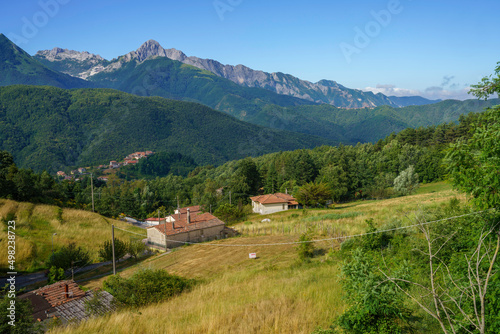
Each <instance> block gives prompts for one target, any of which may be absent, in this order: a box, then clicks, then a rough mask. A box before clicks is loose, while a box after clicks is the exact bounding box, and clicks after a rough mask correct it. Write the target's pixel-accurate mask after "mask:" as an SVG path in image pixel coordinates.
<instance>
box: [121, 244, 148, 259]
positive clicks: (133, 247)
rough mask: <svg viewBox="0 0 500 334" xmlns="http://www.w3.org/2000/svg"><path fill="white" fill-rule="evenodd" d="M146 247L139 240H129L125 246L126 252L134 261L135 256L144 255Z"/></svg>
mask: <svg viewBox="0 0 500 334" xmlns="http://www.w3.org/2000/svg"><path fill="white" fill-rule="evenodd" d="M115 247H116V245H115ZM147 249H148V247H147V246H146V245H145V244H144V243H143V242H142V241H141V240H135V241H133V240H131V241H130V242H129V243H128V244H127V252H128V253H129V254H130V256H132V257H133V258H134V259H137V256H139V255H141V254H142V253H144V252H145V251H146V250H147Z"/></svg>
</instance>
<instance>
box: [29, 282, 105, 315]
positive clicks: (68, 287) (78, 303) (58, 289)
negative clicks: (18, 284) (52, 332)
mask: <svg viewBox="0 0 500 334" xmlns="http://www.w3.org/2000/svg"><path fill="white" fill-rule="evenodd" d="M95 293H96V292H95V291H92V290H89V291H83V290H82V289H80V287H79V286H78V284H76V283H75V281H73V280H68V281H60V282H57V283H54V284H51V285H47V286H44V287H42V288H39V289H37V290H34V291H31V292H27V293H24V294H22V295H20V296H19V298H20V299H25V300H29V301H30V303H31V305H32V306H33V313H32V316H33V321H34V322H44V321H49V320H50V319H52V318H53V317H56V318H60V319H61V320H62V322H63V323H64V324H67V323H73V322H75V321H76V322H77V321H81V320H84V319H87V318H89V317H90V314H89V313H88V312H87V311H86V310H85V302H86V301H87V300H90V299H91V298H92V297H93V296H94V294H95ZM99 293H100V294H101V305H100V309H99V310H97V313H102V314H103V313H106V312H108V311H112V310H114V306H113V304H114V303H113V296H112V295H111V294H109V293H108V292H106V291H101V292H99Z"/></svg>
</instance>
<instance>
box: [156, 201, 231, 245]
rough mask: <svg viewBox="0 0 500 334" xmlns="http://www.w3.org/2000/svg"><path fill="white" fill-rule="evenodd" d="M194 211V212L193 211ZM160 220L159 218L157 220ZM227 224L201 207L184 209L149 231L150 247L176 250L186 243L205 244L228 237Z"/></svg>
mask: <svg viewBox="0 0 500 334" xmlns="http://www.w3.org/2000/svg"><path fill="white" fill-rule="evenodd" d="M191 209H192V210H191ZM156 219H158V218H156ZM224 228H225V224H224V222H223V221H222V220H220V219H219V218H217V217H215V216H214V215H212V214H210V213H208V212H205V213H203V212H201V211H200V207H199V206H194V207H188V208H182V209H178V210H176V212H175V213H174V214H173V215H171V216H168V217H166V219H164V220H163V223H162V224H158V225H156V226H153V227H150V228H148V229H147V235H148V243H149V244H150V245H154V246H159V247H165V242H166V245H167V248H174V247H179V246H182V245H184V243H186V242H203V241H209V240H215V239H220V238H224V237H226V232H225V230H224Z"/></svg>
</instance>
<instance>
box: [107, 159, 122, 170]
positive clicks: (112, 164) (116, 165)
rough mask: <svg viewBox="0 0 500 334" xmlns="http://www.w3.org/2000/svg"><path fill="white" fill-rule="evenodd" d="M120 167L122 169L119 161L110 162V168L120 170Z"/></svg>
mask: <svg viewBox="0 0 500 334" xmlns="http://www.w3.org/2000/svg"><path fill="white" fill-rule="evenodd" d="M118 167H120V163H118V162H117V161H114V160H112V161H110V162H109V168H118Z"/></svg>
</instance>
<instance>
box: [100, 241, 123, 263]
mask: <svg viewBox="0 0 500 334" xmlns="http://www.w3.org/2000/svg"><path fill="white" fill-rule="evenodd" d="M127 251H128V247H127V244H126V243H125V242H123V241H121V240H120V239H115V258H116V260H118V259H121V258H122V257H124V256H125V255H126V254H127ZM99 256H100V257H101V259H103V260H104V261H112V260H113V244H112V242H111V240H108V241H105V242H104V244H103V245H102V246H101V248H100V249H99Z"/></svg>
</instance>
